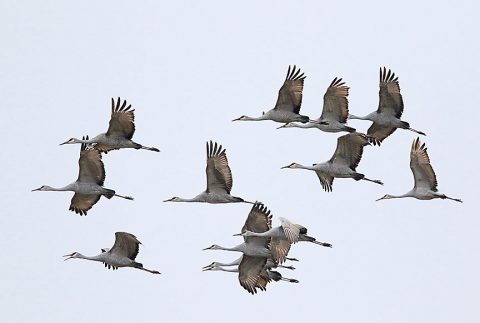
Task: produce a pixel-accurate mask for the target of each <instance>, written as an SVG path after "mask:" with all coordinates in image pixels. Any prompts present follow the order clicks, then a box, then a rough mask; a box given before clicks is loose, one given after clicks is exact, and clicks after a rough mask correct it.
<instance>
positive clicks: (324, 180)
mask: <svg viewBox="0 0 480 323" xmlns="http://www.w3.org/2000/svg"><path fill="white" fill-rule="evenodd" d="M315 173H316V174H317V176H318V179H319V180H320V184H322V188H323V189H324V190H325V192H331V191H332V184H333V178H334V177H333V176H331V175H328V174H325V173H322V172H319V171H315Z"/></svg>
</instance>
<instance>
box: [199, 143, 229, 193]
mask: <svg viewBox="0 0 480 323" xmlns="http://www.w3.org/2000/svg"><path fill="white" fill-rule="evenodd" d="M206 172H207V192H209V193H217V194H230V191H231V190H232V184H233V179H232V171H231V170H230V167H229V166H228V160H227V154H226V152H225V149H223V147H222V145H219V144H217V143H216V142H215V143H214V142H213V141H211V140H210V142H207V169H206Z"/></svg>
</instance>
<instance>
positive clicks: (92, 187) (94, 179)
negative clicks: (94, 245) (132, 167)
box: [32, 136, 133, 215]
mask: <svg viewBox="0 0 480 323" xmlns="http://www.w3.org/2000/svg"><path fill="white" fill-rule="evenodd" d="M83 140H88V136H86V137H85V136H84V137H83ZM78 166H79V174H78V178H77V180H76V181H75V182H73V183H71V184H69V185H67V186H64V187H61V188H54V187H50V186H47V185H43V186H41V187H39V188H37V189H34V190H32V191H73V192H75V194H74V195H73V197H72V201H71V203H70V208H69V210H70V211H73V212H75V213H77V214H80V215H86V214H87V211H88V210H90V209H91V208H92V206H93V205H95V203H97V202H98V200H99V199H100V197H101V196H105V197H106V198H108V199H111V198H112V197H113V196H117V197H121V198H124V199H128V200H133V198H132V197H130V196H123V195H119V194H117V193H115V191H114V190H112V189H108V188H105V187H103V183H104V181H105V167H104V165H103V162H102V155H101V153H100V152H99V151H98V150H97V149H94V148H93V145H92V144H86V143H83V144H82V145H81V146H80V158H79V160H78Z"/></svg>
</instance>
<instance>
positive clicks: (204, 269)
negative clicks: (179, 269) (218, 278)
mask: <svg viewBox="0 0 480 323" xmlns="http://www.w3.org/2000/svg"><path fill="white" fill-rule="evenodd" d="M212 268H213V267H209V266H207V267H203V268H202V271H209V270H212Z"/></svg>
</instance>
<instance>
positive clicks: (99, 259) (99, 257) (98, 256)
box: [75, 253, 105, 262]
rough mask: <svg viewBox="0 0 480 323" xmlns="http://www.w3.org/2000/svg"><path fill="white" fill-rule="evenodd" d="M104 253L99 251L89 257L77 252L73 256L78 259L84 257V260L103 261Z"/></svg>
mask: <svg viewBox="0 0 480 323" xmlns="http://www.w3.org/2000/svg"><path fill="white" fill-rule="evenodd" d="M104 255H105V253H101V254H99V255H96V256H93V257H89V256H84V255H82V254H81V253H79V254H78V255H77V256H76V257H75V258H79V259H86V260H92V261H101V262H103V261H104V260H105V256H104Z"/></svg>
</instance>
